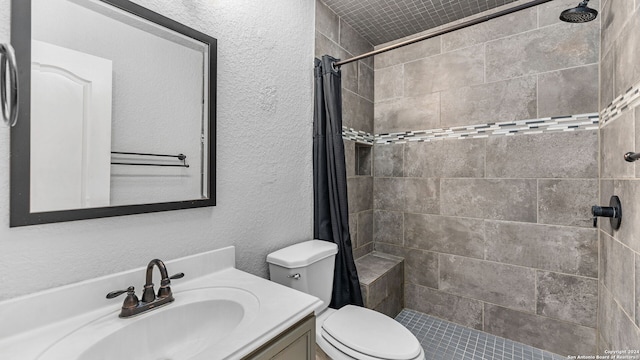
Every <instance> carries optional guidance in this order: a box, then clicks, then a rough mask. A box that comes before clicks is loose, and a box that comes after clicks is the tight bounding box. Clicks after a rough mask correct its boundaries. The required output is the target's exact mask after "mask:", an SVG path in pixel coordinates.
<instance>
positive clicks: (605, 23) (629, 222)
mask: <svg viewBox="0 0 640 360" xmlns="http://www.w3.org/2000/svg"><path fill="white" fill-rule="evenodd" d="M601 17H602V34H601V39H602V51H601V55H600V56H601V63H600V110H604V109H606V108H607V107H608V105H609V104H610V103H611V102H612V101H613V100H614V99H616V98H619V97H620V96H621V95H623V94H625V92H626V91H627V90H628V89H629V88H630V87H632V86H634V85H636V88H637V84H638V83H640V1H638V0H636V1H635V2H634V0H606V1H604V2H603V11H602V13H601ZM622 109H623V110H622V111H621V113H620V115H619V116H618V117H617V118H615V119H612V120H610V121H608V122H607V123H606V124H605V125H604V126H603V127H602V128H601V130H600V145H601V154H600V161H601V163H600V164H601V165H600V194H601V200H600V202H601V203H603V204H607V203H608V202H609V197H610V196H611V195H614V194H615V195H618V196H619V197H620V200H621V202H622V206H623V221H622V225H621V227H620V229H619V230H618V231H612V229H611V227H610V225H609V223H608V222H607V221H603V222H601V223H600V281H599V285H600V293H599V307H598V349H599V352H600V353H604V352H605V351H606V350H624V349H640V328H639V325H640V228H639V227H638V226H639V225H638V224H639V223H640V200H639V199H638V196H640V181H639V180H638V179H637V178H638V177H639V176H640V167H639V166H638V165H637V164H632V163H628V162H626V161H624V160H623V158H622V155H623V154H624V153H626V152H628V151H640V107H638V106H636V107H635V108H634V107H633V106H630V107H628V108H626V109H625V108H624V107H622Z"/></svg>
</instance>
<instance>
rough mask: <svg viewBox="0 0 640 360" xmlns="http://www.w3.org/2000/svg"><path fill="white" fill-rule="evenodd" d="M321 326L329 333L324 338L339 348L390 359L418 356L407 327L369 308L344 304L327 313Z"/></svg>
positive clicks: (407, 358)
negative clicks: (333, 311) (330, 313)
mask: <svg viewBox="0 0 640 360" xmlns="http://www.w3.org/2000/svg"><path fill="white" fill-rule="evenodd" d="M322 329H323V330H324V332H326V333H327V334H328V335H330V336H327V337H325V339H326V340H327V341H328V342H330V343H331V344H332V345H334V346H335V347H336V348H339V349H344V347H346V348H348V349H351V350H353V351H356V352H358V353H361V354H365V355H368V356H371V357H375V358H381V359H390V360H409V359H415V358H416V357H417V356H418V355H420V350H421V347H420V343H419V342H418V339H416V337H415V336H413V334H412V333H411V332H410V331H409V330H407V329H406V328H405V327H404V326H402V325H400V323H398V322H397V321H395V320H393V319H392V318H390V317H388V316H386V315H383V314H380V313H378V312H376V311H373V310H370V309H365V308H362V307H358V306H353V305H347V306H345V307H343V308H341V309H340V310H338V311H336V312H335V313H333V314H332V315H331V316H329V317H328V318H327V319H326V320H325V321H324V323H323V324H322ZM336 342H339V344H337V343H336Z"/></svg>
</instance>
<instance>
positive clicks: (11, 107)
mask: <svg viewBox="0 0 640 360" xmlns="http://www.w3.org/2000/svg"><path fill="white" fill-rule="evenodd" d="M7 66H8V67H9V76H8V80H9V83H8V84H7ZM7 85H8V87H9V94H7ZM7 95H8V96H7ZM0 108H1V110H2V111H1V112H2V119H3V121H4V123H5V124H7V125H8V126H15V124H16V122H17V121H18V68H17V66H16V55H15V52H14V51H13V47H12V46H11V45H9V44H0Z"/></svg>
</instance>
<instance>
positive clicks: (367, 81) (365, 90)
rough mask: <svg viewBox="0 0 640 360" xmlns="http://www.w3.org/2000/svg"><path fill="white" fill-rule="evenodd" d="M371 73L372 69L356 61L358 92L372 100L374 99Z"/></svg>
mask: <svg viewBox="0 0 640 360" xmlns="http://www.w3.org/2000/svg"><path fill="white" fill-rule="evenodd" d="M373 74H374V72H373V69H371V68H370V67H368V66H366V65H365V64H364V63H363V62H361V61H358V94H360V96H362V97H364V98H365V99H367V100H369V101H372V102H373V100H374V98H373V92H374V82H373V76H374V75H373Z"/></svg>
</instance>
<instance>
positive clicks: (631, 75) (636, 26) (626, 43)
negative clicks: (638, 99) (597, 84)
mask: <svg viewBox="0 0 640 360" xmlns="http://www.w3.org/2000/svg"><path fill="white" fill-rule="evenodd" d="M615 51H616V55H615V61H616V66H615V92H616V96H618V95H621V94H623V93H624V92H625V91H627V89H629V88H630V87H631V86H632V85H634V84H636V83H637V82H638V81H640V62H639V61H638V59H639V58H640V13H639V12H638V11H636V12H635V13H634V14H633V16H632V17H631V19H630V20H629V22H628V23H627V25H626V26H625V27H624V29H623V30H622V35H621V36H620V38H619V39H618V40H617V41H616V44H615Z"/></svg>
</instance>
